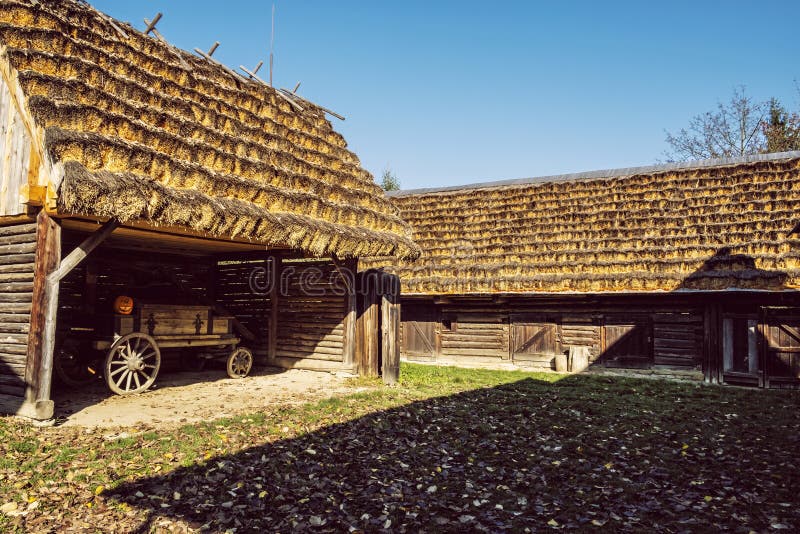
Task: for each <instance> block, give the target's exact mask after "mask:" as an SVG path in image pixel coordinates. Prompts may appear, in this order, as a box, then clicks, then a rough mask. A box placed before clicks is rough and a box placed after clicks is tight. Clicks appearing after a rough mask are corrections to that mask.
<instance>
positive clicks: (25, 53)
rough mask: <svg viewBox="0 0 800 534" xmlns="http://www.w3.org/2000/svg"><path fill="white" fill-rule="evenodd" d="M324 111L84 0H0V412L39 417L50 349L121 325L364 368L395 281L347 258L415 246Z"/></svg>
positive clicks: (300, 360) (276, 358)
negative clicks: (380, 280)
mask: <svg viewBox="0 0 800 534" xmlns="http://www.w3.org/2000/svg"><path fill="white" fill-rule="evenodd" d="M325 114H326V110H324V109H323V108H320V107H318V106H316V105H315V104H313V103H311V102H308V101H306V100H304V99H302V98H301V97H299V96H297V95H295V94H293V93H290V92H288V91H287V92H281V91H280V90H276V89H274V88H272V87H270V86H268V85H266V84H264V83H263V82H261V81H260V80H258V79H255V78H250V77H247V76H245V77H243V76H240V75H238V74H236V73H234V72H233V71H232V70H230V69H228V68H227V67H225V66H223V65H221V64H219V63H217V62H215V61H214V60H213V58H210V57H209V56H208V55H207V54H201V55H199V56H198V55H195V54H191V53H188V52H186V51H183V50H179V49H177V48H175V47H173V46H171V45H170V44H168V43H167V42H165V41H164V40H163V39H162V38H161V37H160V35H158V33H157V32H152V33H150V34H144V33H141V32H139V31H137V30H135V29H134V28H132V27H131V26H129V25H127V24H125V23H122V22H119V21H114V20H112V19H110V18H109V17H108V16H106V15H104V14H102V13H100V12H98V11H96V10H94V9H93V8H92V7H90V6H89V5H87V4H85V3H82V2H78V1H71V0H66V1H33V0H2V1H0V128H1V129H0V154H1V155H2V160H1V161H0V165H1V167H0V170H2V175H1V176H0V181H1V188H0V404H2V407H3V409H4V410H5V411H7V412H13V413H20V414H24V415H29V416H32V417H36V418H40V419H46V418H48V417H51V416H52V413H53V404H52V401H51V400H50V389H51V380H52V377H53V361H54V358H56V359H57V358H59V354H62V355H63V354H64V353H66V354H67V355H69V356H70V357H74V356H75V354H74V353H75V351H78V352H81V351H84V350H88V349H86V347H87V346H88V347H89V348H91V349H92V350H109V348H111V349H112V350H113V346H115V340H116V339H118V338H119V336H120V335H121V334H123V333H124V332H134V331H140V332H141V333H143V334H147V335H149V336H150V337H151V338H158V339H159V343H160V344H161V347H162V348H164V349H168V348H176V346H177V345H178V343H177V341H175V339H177V338H181V339H184V338H187V336H188V337H192V336H194V337H192V340H191V344H192V347H203V346H208V347H211V346H214V347H217V348H219V347H220V346H221V347H222V348H224V347H225V343H223V342H221V341H220V340H221V339H222V340H223V341H225V340H229V341H230V343H228V344H229V345H230V346H229V347H228V348H230V347H232V346H235V345H237V344H245V343H246V344H247V346H248V347H249V349H250V350H251V351H252V354H253V356H254V357H255V360H256V363H258V362H261V363H270V364H273V365H279V366H284V367H305V368H311V369H327V370H340V369H341V370H348V371H361V372H366V373H374V372H377V370H376V365H377V363H376V362H377V360H376V359H375V354H376V349H375V346H376V344H377V345H378V346H380V343H381V341H380V339H379V338H380V335H381V334H380V332H379V331H378V328H379V327H381V325H382V327H383V328H384V329H385V330H387V329H388V330H391V324H390V320H391V318H392V317H394V316H396V314H397V310H396V306H397V303H396V297H397V296H396V295H384V296H383V297H381V296H376V295H375V294H371V295H367V294H365V295H361V294H360V293H358V290H359V287H358V285H359V283H360V282H361V281H362V280H363V279H364V277H363V276H359V275H357V274H356V273H357V271H358V258H359V257H361V256H374V255H381V256H382V255H388V256H394V257H397V258H401V257H413V256H415V255H417V254H418V248H417V247H416V246H415V245H414V243H413V242H412V241H411V239H410V228H409V227H408V226H407V225H406V223H404V222H403V221H402V220H401V218H400V217H399V215H398V210H397V208H396V207H395V206H394V205H393V204H391V203H390V201H389V200H388V199H387V198H386V197H385V196H384V195H383V192H382V191H381V189H380V188H379V187H378V186H377V185H376V184H375V183H374V180H373V178H372V176H371V175H370V174H369V173H368V172H367V171H366V170H364V169H363V168H362V167H361V166H360V163H359V160H358V158H357V157H356V156H355V154H353V153H352V152H350V151H349V150H348V149H347V145H346V143H345V141H344V139H343V138H342V137H341V135H339V134H338V133H336V132H335V131H334V129H333V128H332V125H331V123H330V121H329V120H328V119H327V118H326V115H325ZM382 276H383V275H380V274H379V277H382ZM131 291H135V292H138V293H137V294H135V295H133V307H134V308H135V309H136V311H133V312H131V310H130V309H124V307H125V306H127V305H128V304H130V302H128V301H127V299H123V300H121V301H118V297H120V296H129V295H130V294H131ZM140 294H141V295H143V297H141V298H140V296H139V295H140ZM357 294H358V295H359V296H358V297H357ZM369 299H372V300H370V302H372V303H373V304H375V303H377V304H376V305H377V306H378V307H380V303H381V302H385V303H386V306H385V308H386V311H385V313H386V316H387V320H386V321H384V322H383V323H380V322H374V321H368V320H367V319H366V318H367V317H369V316H370V313H373V312H372V311H370V310H372V308H370V307H369V306H367V307H366V308H365V307H364V302H366V301H367V300H369ZM376 299H377V300H376ZM381 299H382V300H381ZM117 305H120V306H122V307H120V308H117ZM177 305H179V307H178V308H176V306H177ZM112 307H114V310H116V311H117V312H118V313H116V314H115V313H112ZM119 310H122V311H119ZM365 310H367V312H365ZM124 313H129V314H131V315H124ZM362 316H363V317H365V319H363V320H362V319H361V317H362ZM103 336H105V337H103ZM159 336H161V337H159ZM383 337H384V338H386V335H384V336H383ZM184 341H185V339H184ZM138 342H139V341H137V343H138ZM87 344H88V345H87ZM76 347H77V348H76ZM123 349H124V350H130V351H133V350H134V349H135V347H134V346H133V345H131V346H129V347H128V348H127V349H125V348H124V347H123ZM123 349H120V350H123ZM54 355H55V356H54ZM123 356H124V354H123ZM142 357H143V358H144V359H145V360H146V358H147V357H150V356H148V355H147V354H144V353H143V356H142ZM130 365H133V364H130ZM137 365H139V367H138V368H126V369H122V368H117V369H116V370H115V371H113V372H112V373H111V374H112V375H113V374H114V373H119V374H118V375H117V376H127V377H128V378H127V384H126V383H124V382H125V381H123V380H121V381H120V383H119V384H117V386H118V387H119V388H122V389H127V390H131V389H133V390H137V388H135V387H134V386H136V385H141V384H139V382H140V378H143V376H140V371H142V370H145V371H146V370H147V368H148V367H152V366H151V365H148V364H147V361H139V362H138V363H137ZM131 383H133V385H131Z"/></svg>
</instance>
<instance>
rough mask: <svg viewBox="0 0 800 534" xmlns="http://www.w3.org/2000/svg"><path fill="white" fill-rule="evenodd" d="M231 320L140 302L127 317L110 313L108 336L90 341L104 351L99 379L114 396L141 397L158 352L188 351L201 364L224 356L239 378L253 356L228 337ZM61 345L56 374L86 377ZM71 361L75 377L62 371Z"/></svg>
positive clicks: (204, 309)
mask: <svg viewBox="0 0 800 534" xmlns="http://www.w3.org/2000/svg"><path fill="white" fill-rule="evenodd" d="M232 321H233V317H226V316H220V315H216V314H215V313H214V311H213V309H212V308H211V307H209V306H193V305H182V304H149V303H139V304H137V306H136V307H135V308H134V309H133V311H132V313H131V314H129V315H123V314H119V313H118V314H115V315H114V316H113V321H112V322H113V334H111V335H109V336H107V337H104V338H103V339H97V338H95V339H93V340H91V342H90V345H91V348H92V349H95V350H96V351H102V352H104V354H105V358H104V359H103V361H102V362H101V365H100V366H101V369H102V374H103V377H104V379H105V381H106V384H107V385H108V387H109V389H111V391H113V392H114V393H117V394H119V395H128V394H131V393H140V392H142V391H146V390H147V389H148V388H149V387H150V386H152V385H153V383H154V382H155V380H156V377H157V376H158V371H159V369H160V367H161V351H162V349H176V350H178V349H182V350H183V351H184V352H185V351H186V350H189V349H197V350H193V351H192V352H193V353H194V354H193V356H194V358H197V359H198V361H200V362H202V360H203V359H223V358H224V359H225V360H226V363H227V371H228V376H230V377H231V378H243V377H245V376H247V374H248V373H249V372H250V369H251V368H252V366H253V354H252V352H251V351H250V350H249V349H247V348H245V347H241V346H239V342H240V341H241V340H240V339H239V338H238V337H237V336H236V335H234V334H233V331H232ZM64 346H65V347H67V348H65V349H63V350H61V351H60V353H59V356H60V358H61V359H62V361H61V362H60V364H57V365H56V367H57V369H56V370H57V371H60V372H59V374H60V375H61V376H68V377H69V376H71V379H73V383H75V382H78V381H79V380H80V379H81V378H82V377H83V376H84V375H85V373H83V371H84V369H85V367H86V366H85V362H81V361H80V357H79V356H77V355H76V354H78V353H79V352H80V351H70V350H69V348H68V347H69V343H68V342H67V343H65V344H64ZM70 358H72V359H74V362H73V361H71V360H70ZM73 363H74V364H75V369H76V371H77V373H75V372H69V371H66V369H67V367H68V366H70V365H72V364H73ZM89 371H90V372H91V371H92V369H91V368H90V369H89ZM89 378H91V375H89Z"/></svg>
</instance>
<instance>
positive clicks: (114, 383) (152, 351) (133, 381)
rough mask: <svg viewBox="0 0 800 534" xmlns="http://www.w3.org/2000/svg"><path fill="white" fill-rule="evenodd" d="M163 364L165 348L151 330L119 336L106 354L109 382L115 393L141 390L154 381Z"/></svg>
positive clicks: (106, 375)
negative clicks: (163, 348) (146, 332)
mask: <svg viewBox="0 0 800 534" xmlns="http://www.w3.org/2000/svg"><path fill="white" fill-rule="evenodd" d="M160 366H161V351H159V350H158V345H156V342H155V340H154V339H153V338H152V337H150V336H148V335H147V334H142V333H141V332H134V333H132V334H128V335H126V336H123V337H121V338H119V339H118V340H117V341H116V342H114V344H113V345H111V349H110V350H109V351H108V355H107V356H106V366H105V370H106V374H105V377H106V383H107V384H108V387H109V388H110V389H111V391H113V392H114V393H116V394H118V395H129V394H131V393H140V392H142V391H145V390H147V388H149V387H150V386H152V385H153V382H155V380H156V375H158V368H159V367H160Z"/></svg>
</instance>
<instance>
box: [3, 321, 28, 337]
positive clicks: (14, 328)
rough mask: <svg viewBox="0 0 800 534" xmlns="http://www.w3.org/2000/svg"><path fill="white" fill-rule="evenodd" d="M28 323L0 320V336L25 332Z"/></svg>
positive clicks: (26, 331)
mask: <svg viewBox="0 0 800 534" xmlns="http://www.w3.org/2000/svg"><path fill="white" fill-rule="evenodd" d="M29 327H30V325H29V324H28V323H19V322H17V323H4V322H0V337H2V336H4V335H5V334H27V333H28V328H29Z"/></svg>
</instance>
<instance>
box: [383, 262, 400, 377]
mask: <svg viewBox="0 0 800 534" xmlns="http://www.w3.org/2000/svg"><path fill="white" fill-rule="evenodd" d="M383 276H384V281H383V283H382V284H381V286H382V288H381V289H382V291H383V295H382V298H381V333H382V343H381V359H382V364H381V374H382V375H383V382H384V383H386V384H390V385H391V384H396V383H397V381H398V379H399V378H400V279H399V278H398V277H397V276H395V275H390V274H384V275H383Z"/></svg>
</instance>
